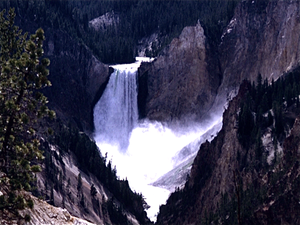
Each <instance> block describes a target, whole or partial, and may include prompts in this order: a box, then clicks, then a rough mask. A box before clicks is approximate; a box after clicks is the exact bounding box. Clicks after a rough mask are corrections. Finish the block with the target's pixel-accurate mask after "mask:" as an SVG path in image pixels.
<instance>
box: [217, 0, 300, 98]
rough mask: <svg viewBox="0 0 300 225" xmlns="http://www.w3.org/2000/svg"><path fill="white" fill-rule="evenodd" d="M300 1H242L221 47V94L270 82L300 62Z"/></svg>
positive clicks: (223, 37) (226, 31)
mask: <svg viewBox="0 0 300 225" xmlns="http://www.w3.org/2000/svg"><path fill="white" fill-rule="evenodd" d="M299 8H300V3H299V1H242V2H241V3H240V4H239V5H238V6H237V8H236V10H235V14H234V17H233V18H232V20H231V22H230V24H229V25H228V26H227V28H226V30H225V32H224V33H223V35H222V38H221V44H220V46H219V52H220V63H221V68H222V74H223V80H222V85H221V87H220V89H219V95H222V96H226V94H227V93H228V91H230V90H232V89H233V88H236V87H238V86H239V84H240V83H241V81H242V80H244V79H248V80H250V81H256V79H257V76H258V74H261V75H262V78H263V80H264V79H267V80H268V81H269V82H271V80H272V79H274V80H276V79H277V78H278V77H280V76H281V75H282V74H284V73H286V72H288V71H290V70H292V69H294V68H295V67H297V66H298V65H299V61H300V37H299V35H298V33H299V32H300V19H299V18H300V17H299V16H300V13H299Z"/></svg>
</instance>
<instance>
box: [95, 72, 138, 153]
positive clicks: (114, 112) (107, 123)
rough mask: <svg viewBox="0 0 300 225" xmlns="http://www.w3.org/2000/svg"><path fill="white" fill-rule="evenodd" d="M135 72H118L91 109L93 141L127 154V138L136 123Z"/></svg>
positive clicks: (113, 75)
mask: <svg viewBox="0 0 300 225" xmlns="http://www.w3.org/2000/svg"><path fill="white" fill-rule="evenodd" d="M136 88H137V85H136V70H132V69H131V68H126V69H125V70H124V69H118V68H116V69H115V71H114V73H112V74H111V77H110V80H109V82H108V84H107V87H106V89H105V91H104V93H103V95H102V97H101V99H100V100H99V101H98V103H97V104H96V106H95V108H94V112H96V113H95V114H94V124H95V134H96V135H97V136H96V138H97V140H98V141H100V142H107V143H109V144H113V145H117V146H118V147H119V149H120V150H121V151H126V149H127V147H128V145H129V136H130V133H131V131H132V129H133V128H134V127H135V126H136V124H137V121H138V108H137V90H136Z"/></svg>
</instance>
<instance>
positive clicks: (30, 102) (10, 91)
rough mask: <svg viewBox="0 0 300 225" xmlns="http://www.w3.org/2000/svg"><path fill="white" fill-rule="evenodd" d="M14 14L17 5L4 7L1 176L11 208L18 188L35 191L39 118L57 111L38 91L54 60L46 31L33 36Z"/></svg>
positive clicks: (0, 24) (0, 18) (0, 19)
mask: <svg viewBox="0 0 300 225" xmlns="http://www.w3.org/2000/svg"><path fill="white" fill-rule="evenodd" d="M14 19H15V12H14V9H10V10H9V12H8V14H6V13H5V11H4V10H3V11H2V12H1V13H0V162H1V163H0V170H1V172H2V174H3V175H2V176H1V177H0V178H1V182H3V183H2V184H4V185H8V186H9V189H10V192H11V195H10V196H14V197H12V198H8V199H6V200H7V205H6V207H7V208H10V209H15V208H17V207H16V204H15V199H17V198H18V197H20V196H18V194H17V193H19V192H17V191H20V190H26V191H29V190H30V189H31V188H30V182H31V181H32V179H33V173H35V172H38V171H40V167H39V166H37V165H36V162H35V161H36V159H42V158H43V156H42V152H41V150H40V149H39V145H40V142H39V138H38V136H37V135H36V131H37V127H38V126H37V122H38V119H40V118H42V117H44V116H45V115H48V116H51V117H54V116H55V113H54V112H53V111H51V110H49V109H48V107H47V106H46V104H47V98H46V97H45V96H44V95H43V94H41V93H40V92H38V90H39V89H41V88H44V87H47V86H50V85H51V83H50V81H49V80H48V79H47V76H48V74H49V70H48V69H47V66H49V63H50V61H49V60H48V59H46V58H42V56H43V41H44V39H45V37H44V31H43V30H42V29H38V30H37V31H36V33H35V34H33V35H31V36H30V38H27V36H28V35H27V33H25V34H22V30H20V29H19V28H18V27H16V26H15V25H14Z"/></svg>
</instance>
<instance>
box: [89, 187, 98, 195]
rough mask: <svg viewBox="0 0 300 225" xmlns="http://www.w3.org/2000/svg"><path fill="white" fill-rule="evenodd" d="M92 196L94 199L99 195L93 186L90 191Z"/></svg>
mask: <svg viewBox="0 0 300 225" xmlns="http://www.w3.org/2000/svg"><path fill="white" fill-rule="evenodd" d="M90 193H91V196H92V197H93V198H94V197H95V196H96V195H97V193H98V192H97V189H96V188H95V185H94V184H92V186H91V190H90Z"/></svg>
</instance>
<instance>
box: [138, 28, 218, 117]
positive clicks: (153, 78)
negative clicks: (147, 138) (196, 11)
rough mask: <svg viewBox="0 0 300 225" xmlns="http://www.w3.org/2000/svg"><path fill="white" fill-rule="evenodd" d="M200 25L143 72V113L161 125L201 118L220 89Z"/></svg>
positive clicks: (174, 41) (189, 31) (145, 66)
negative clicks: (187, 117)
mask: <svg viewBox="0 0 300 225" xmlns="http://www.w3.org/2000/svg"><path fill="white" fill-rule="evenodd" d="M212 65H214V66H215V65H217V63H216V60H214V59H213V57H212V56H211V55H210V52H209V45H208V43H207V41H206V37H205V35H204V31H203V28H202V27H201V25H200V23H198V24H197V25H196V26H194V27H185V28H184V29H183V31H182V33H181V34H180V36H179V38H175V39H174V40H173V41H172V42H171V44H170V45H169V46H168V47H167V48H166V49H165V50H164V51H163V52H162V53H161V55H159V56H158V57H157V59H156V60H155V61H154V62H153V63H151V64H142V66H141V67H140V69H139V96H138V100H139V102H138V103H139V112H140V116H141V117H147V118H149V119H152V120H158V121H168V122H169V121H172V120H179V119H184V117H186V116H189V117H190V116H193V117H195V116H196V117H199V116H201V115H202V114H203V113H204V112H206V111H207V110H208V109H209V108H210V107H211V105H212V102H213V101H214V98H215V96H216V94H217V89H218V86H219V85H220V77H219V71H218V67H214V70H213V69H212Z"/></svg>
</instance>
